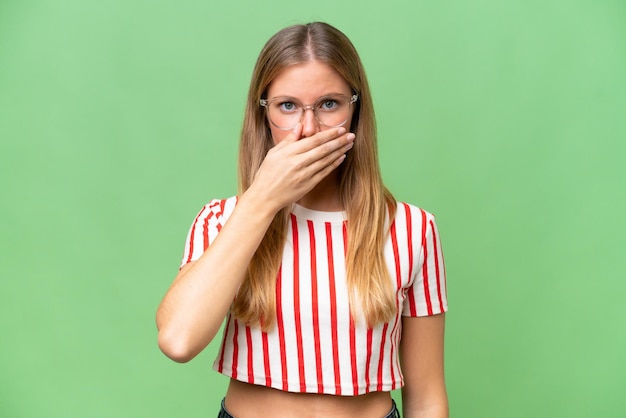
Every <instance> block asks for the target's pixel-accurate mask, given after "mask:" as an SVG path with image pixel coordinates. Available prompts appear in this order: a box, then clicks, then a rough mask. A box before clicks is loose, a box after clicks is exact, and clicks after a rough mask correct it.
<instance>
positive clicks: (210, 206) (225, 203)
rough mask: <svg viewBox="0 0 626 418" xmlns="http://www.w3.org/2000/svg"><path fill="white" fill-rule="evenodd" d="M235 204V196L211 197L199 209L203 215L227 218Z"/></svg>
mask: <svg viewBox="0 0 626 418" xmlns="http://www.w3.org/2000/svg"><path fill="white" fill-rule="evenodd" d="M235 205H237V196H231V197H228V198H225V199H211V200H210V201H209V202H208V203H207V204H206V205H204V207H203V208H202V210H201V211H200V213H201V214H204V216H210V217H215V218H218V219H219V218H228V217H229V216H230V215H231V213H232V212H233V210H234V209H235Z"/></svg>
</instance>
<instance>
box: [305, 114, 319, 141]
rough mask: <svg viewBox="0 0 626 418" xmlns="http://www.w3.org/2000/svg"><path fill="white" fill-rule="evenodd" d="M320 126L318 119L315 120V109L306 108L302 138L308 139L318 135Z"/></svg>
mask: <svg viewBox="0 0 626 418" xmlns="http://www.w3.org/2000/svg"><path fill="white" fill-rule="evenodd" d="M319 130H320V125H319V122H318V121H317V119H315V113H313V109H311V108H305V109H304V115H302V136H303V137H304V138H308V137H309V136H313V135H315V134H316V133H318V132H319Z"/></svg>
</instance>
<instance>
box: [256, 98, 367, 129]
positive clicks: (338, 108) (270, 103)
mask: <svg viewBox="0 0 626 418" xmlns="http://www.w3.org/2000/svg"><path fill="white" fill-rule="evenodd" d="M358 98H359V96H358V95H357V94H353V95H352V96H345V95H343V94H331V95H328V96H323V97H320V98H319V99H317V101H316V102H315V104H313V105H303V104H302V103H301V102H300V101H299V100H298V99H294V98H293V97H273V98H271V99H261V100H260V101H259V104H260V105H261V106H263V107H264V108H265V109H266V111H267V116H268V118H269V120H270V122H271V123H272V125H274V126H275V127H277V128H278V129H282V130H289V129H293V128H294V127H295V126H296V125H297V124H298V122H300V121H301V120H302V118H303V117H304V112H305V111H306V110H307V109H311V110H312V111H313V114H314V115H315V119H316V120H317V121H318V122H319V123H320V125H324V126H326V127H329V128H336V127H338V126H341V125H343V124H345V123H346V122H347V121H348V118H349V117H350V109H351V107H352V104H353V103H355V102H356V101H357V99H358Z"/></svg>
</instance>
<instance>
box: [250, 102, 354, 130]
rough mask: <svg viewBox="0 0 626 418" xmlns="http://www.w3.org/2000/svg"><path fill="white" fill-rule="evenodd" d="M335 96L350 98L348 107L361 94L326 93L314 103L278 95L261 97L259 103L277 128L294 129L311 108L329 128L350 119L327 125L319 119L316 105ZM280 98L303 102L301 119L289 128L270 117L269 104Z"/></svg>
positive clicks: (320, 122)
mask: <svg viewBox="0 0 626 418" xmlns="http://www.w3.org/2000/svg"><path fill="white" fill-rule="evenodd" d="M333 97H343V98H346V99H349V100H348V107H349V106H351V105H352V104H354V103H356V102H357V100H359V95H358V94H353V95H352V96H348V95H345V94H328V95H326V96H322V97H320V98H319V99H317V100H316V101H315V103H313V104H312V105H305V104H304V103H302V102H301V101H300V100H298V99H296V98H295V97H290V96H278V97H272V98H271V99H260V100H259V105H261V107H264V108H265V111H266V112H267V118H268V119H269V121H270V123H271V124H272V125H274V126H275V127H276V128H278V129H280V130H282V131H288V130H290V129H293V128H294V127H295V126H296V125H297V124H298V123H300V122H301V121H302V118H304V114H305V113H306V111H307V110H308V109H311V110H312V111H313V116H314V117H315V120H316V121H317V122H318V123H319V124H320V125H324V126H326V127H327V128H337V127H339V126H342V125H344V124H345V123H346V122H347V121H348V119H349V117H347V118H346V120H344V121H343V122H341V123H340V124H338V125H326V124H325V123H323V122H322V121H321V120H319V118H318V117H317V112H316V110H315V106H317V105H318V104H319V103H320V102H321V101H323V100H324V99H326V100H328V99H330V98H333ZM280 99H289V100H294V101H296V102H298V103H299V104H301V105H302V113H301V115H300V120H299V121H298V122H296V124H295V125H293V126H290V127H289V128H281V127H280V126H278V125H276V124H275V123H274V121H273V120H272V118H270V117H269V107H268V105H269V104H270V103H272V102H274V101H276V100H280Z"/></svg>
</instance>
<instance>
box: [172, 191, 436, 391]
mask: <svg viewBox="0 0 626 418" xmlns="http://www.w3.org/2000/svg"><path fill="white" fill-rule="evenodd" d="M236 201H237V199H236V198H235V197H232V198H229V199H225V200H213V201H211V202H210V203H208V204H207V205H206V206H205V207H204V208H203V209H202V210H201V211H200V213H199V214H198V216H197V217H196V219H195V220H194V222H193V225H192V226H191V229H190V231H189V234H188V237H187V244H186V246H185V252H184V256H183V262H182V264H183V265H184V264H186V263H188V262H190V261H193V260H196V259H198V258H199V257H200V256H201V255H202V253H203V252H204V250H205V249H206V248H207V247H209V246H210V245H211V243H212V242H213V240H214V239H215V237H216V236H217V234H218V233H219V231H220V229H221V228H222V226H223V225H224V223H225V222H226V220H227V219H228V217H229V216H230V214H231V213H232V211H233V209H234V207H235V204H236ZM346 234H347V229H346V220H345V213H344V212H320V211H314V210H310V209H306V208H304V207H302V206H299V205H294V208H293V210H292V214H291V219H290V222H289V227H288V231H287V241H286V245H285V249H284V252H283V259H282V265H281V268H280V271H279V273H278V276H277V281H276V319H277V321H276V324H277V326H275V327H274V328H273V329H272V330H271V331H269V332H267V333H266V332H263V331H261V329H260V328H259V327H258V326H247V325H245V324H243V323H241V322H240V321H238V320H237V319H236V318H235V317H234V316H233V315H232V314H229V315H228V317H227V320H226V327H225V329H224V335H223V340H222V345H221V348H220V350H219V353H218V356H217V358H216V360H215V363H214V365H213V367H214V369H216V370H217V371H218V372H220V373H223V374H225V375H227V376H230V377H232V378H234V379H237V380H241V381H244V382H248V383H252V384H257V385H264V386H269V387H272V388H276V389H280V390H285V391H290V392H309V393H325V394H334V395H361V394H364V393H368V392H372V391H390V390H393V389H398V388H400V387H402V386H403V377H402V372H401V370H400V363H399V359H398V348H399V343H400V337H401V334H402V325H401V318H400V315H405V316H427V315H435V314H439V313H442V312H446V311H447V310H448V304H447V298H446V280H445V269H444V265H443V254H442V251H441V245H440V242H439V235H438V232H437V227H436V225H435V220H434V217H433V215H431V214H430V213H428V212H426V211H424V210H422V209H419V208H416V207H415V206H412V205H409V204H406V203H399V204H398V210H397V212H396V216H395V218H394V219H393V222H392V224H391V227H390V233H389V237H388V239H387V242H386V243H385V247H384V252H385V259H386V261H387V265H388V267H389V272H390V273H391V277H392V279H393V281H394V285H395V288H396V305H397V307H398V314H397V315H396V316H395V318H394V319H393V320H392V321H391V322H388V323H384V324H379V325H376V326H375V327H373V328H368V327H367V325H366V323H365V320H364V319H363V317H362V315H361V316H358V315H357V317H356V319H355V320H353V319H352V317H351V315H350V308H349V305H348V299H349V298H348V288H347V286H346V277H345V252H346Z"/></svg>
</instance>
